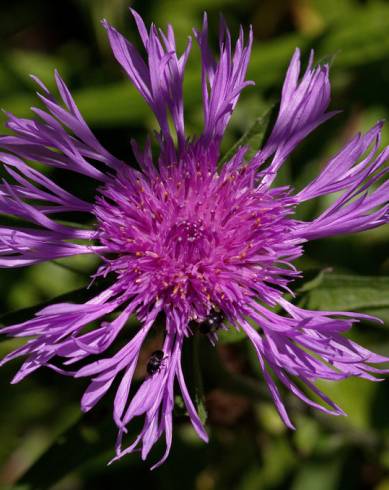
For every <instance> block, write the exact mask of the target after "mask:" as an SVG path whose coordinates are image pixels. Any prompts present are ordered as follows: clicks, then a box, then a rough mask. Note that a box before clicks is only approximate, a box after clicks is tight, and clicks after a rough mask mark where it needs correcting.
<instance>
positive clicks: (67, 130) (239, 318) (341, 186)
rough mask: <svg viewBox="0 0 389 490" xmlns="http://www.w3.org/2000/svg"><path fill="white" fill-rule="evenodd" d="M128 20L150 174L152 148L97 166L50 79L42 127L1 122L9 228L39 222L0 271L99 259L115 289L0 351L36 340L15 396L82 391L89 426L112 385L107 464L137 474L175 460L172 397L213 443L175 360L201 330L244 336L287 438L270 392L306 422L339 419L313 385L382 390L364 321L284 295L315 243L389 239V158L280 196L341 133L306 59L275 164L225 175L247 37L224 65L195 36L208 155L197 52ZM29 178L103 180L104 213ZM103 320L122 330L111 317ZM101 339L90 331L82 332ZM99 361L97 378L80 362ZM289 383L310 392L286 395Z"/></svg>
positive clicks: (41, 322) (3, 207) (119, 43)
mask: <svg viewBox="0 0 389 490" xmlns="http://www.w3.org/2000/svg"><path fill="white" fill-rule="evenodd" d="M132 14H133V16H134V18H135V22H136V24H137V27H138V30H139V34H140V37H141V39H142V42H143V45H144V48H145V51H146V56H147V57H146V61H145V59H144V58H143V57H142V56H141V55H140V54H139V52H138V51H137V50H136V49H135V47H134V46H133V45H132V44H130V43H129V42H128V41H127V40H126V39H125V38H124V37H123V36H122V35H121V34H120V33H119V32H117V31H116V30H115V29H114V28H113V27H112V26H110V25H109V24H108V22H106V21H104V22H103V25H104V27H105V29H106V30H107V32H108V37H109V41H110V43H111V47H112V50H113V53H114V56H115V57H116V59H117V60H118V62H119V63H120V64H121V66H122V67H123V69H124V70H125V72H126V73H127V75H128V77H129V78H130V80H131V81H132V83H133V84H134V85H135V87H136V88H137V90H138V91H139V92H140V94H141V95H142V96H143V97H144V99H145V100H146V102H147V103H148V104H149V106H150V108H151V109H152V111H153V112H154V114H155V116H156V118H157V120H158V123H159V126H160V132H159V134H158V142H159V148H160V153H159V158H158V162H154V161H153V158H152V154H151V145H150V142H148V143H147V144H146V147H145V148H144V149H143V150H141V149H140V148H139V147H138V146H137V145H136V143H135V142H134V143H133V150H134V154H135V156H136V159H137V163H138V165H139V167H140V170H135V169H134V168H132V167H131V166H129V165H128V164H127V163H125V162H123V161H120V160H118V159H117V158H115V157H114V156H113V155H111V154H110V153H109V152H108V151H107V150H105V149H104V148H103V147H102V146H101V144H100V143H99V142H98V141H97V139H96V138H95V136H94V135H93V134H92V132H91V130H90V129H89V128H88V126H87V124H86V123H85V121H84V119H83V118H82V116H81V114H80V112H79V110H78V109H77V106H76V104H75V103H74V100H73V99H72V96H71V95H70V93H69V90H68V89H67V87H66V85H65V83H64V81H63V80H62V79H61V78H60V76H59V74H58V73H56V74H55V79H56V83H57V87H58V91H59V95H60V97H61V101H60V102H58V101H57V100H56V99H55V97H54V96H53V95H52V94H51V93H50V92H49V90H48V89H47V88H46V87H45V85H44V84H43V83H42V82H40V81H39V80H37V79H36V82H37V83H38V84H39V86H40V88H41V91H42V93H41V94H38V95H39V98H40V100H41V101H42V102H43V104H44V106H45V107H46V109H45V110H42V109H37V108H33V109H32V110H33V112H34V113H35V116H36V118H35V119H21V118H18V117H15V116H14V115H12V114H8V122H7V127H8V128H9V129H11V130H12V131H13V135H12V136H3V137H1V139H0V145H1V147H2V148H3V152H2V153H1V154H0V156H1V161H2V162H3V165H4V169H5V170H6V171H7V172H8V174H9V175H10V176H11V177H12V183H7V182H6V181H3V183H2V184H1V186H0V212H2V213H4V214H7V215H12V216H14V217H16V218H19V219H22V220H24V221H27V222H30V223H31V227H28V226H26V227H16V226H15V227H11V226H7V227H2V228H0V237H1V242H0V266H2V267H21V266H26V265H30V264H36V263H38V262H41V261H47V260H53V259H57V258H60V257H68V256H72V255H76V254H97V255H98V256H99V257H100V258H101V266H100V267H99V269H98V270H97V272H96V274H95V275H94V278H95V279H96V280H97V281H98V280H99V279H100V278H102V277H107V279H109V280H110V284H111V286H109V287H107V289H106V290H104V291H103V292H101V293H100V294H98V295H97V296H95V297H93V298H92V299H91V300H90V301H87V302H86V303H85V304H70V303H61V304H55V305H52V306H49V307H47V308H44V309H43V310H41V311H39V312H38V313H37V315H36V316H35V317H34V318H33V319H32V320H29V321H27V322H23V323H20V324H17V325H12V326H7V327H5V328H2V329H1V330H0V332H1V333H3V334H7V335H11V336H15V337H28V338H29V340H27V341H26V343H25V345H23V346H22V347H20V348H19V349H17V350H16V351H14V352H12V353H10V354H9V355H8V356H6V357H5V358H4V359H3V361H2V362H1V364H4V363H6V362H8V361H9V360H11V359H14V358H17V357H19V356H26V357H27V359H26V360H25V361H24V363H23V364H22V366H21V368H20V369H19V371H18V372H17V374H16V376H15V377H14V379H13V382H15V383H16V382H18V381H20V380H21V379H23V378H24V377H26V376H27V375H28V374H30V373H32V372H33V371H35V370H36V369H38V368H40V367H42V366H45V367H50V368H52V369H54V370H56V371H58V372H59V373H63V374H67V375H71V376H74V377H77V378H78V377H87V378H90V380H91V381H90V384H89V386H88V388H87V389H86V391H85V394H84V396H83V398H82V402H81V405H82V409H83V410H84V411H88V410H90V409H91V408H92V407H93V406H94V405H95V404H96V403H97V402H98V401H99V400H100V399H101V398H102V397H103V396H104V395H105V394H106V393H107V391H108V390H109V388H110V386H111V385H112V383H113V382H114V381H115V379H118V383H119V386H118V389H117V392H116V396H115V401H114V411H113V417H114V420H115V423H116V425H117V426H118V428H119V435H118V441H117V446H116V458H114V459H117V458H120V457H121V456H123V455H124V454H127V453H129V452H131V451H133V450H134V449H136V448H137V447H138V446H141V448H142V458H143V459H144V458H146V457H147V455H148V453H149V451H150V449H151V448H152V446H153V445H154V444H155V442H156V441H157V440H158V439H159V438H160V437H162V436H163V435H164V436H165V439H166V452H165V454H164V455H163V457H162V459H161V460H160V461H159V462H158V463H157V465H155V466H158V465H159V464H161V463H162V462H163V461H164V460H165V459H166V457H167V456H168V453H169V450H170V447H171V443H172V432H173V429H172V425H173V407H174V389H173V387H174V383H175V382H176V381H177V383H178V385H179V387H180V390H181V395H182V398H183V401H184V403H185V406H186V409H187V412H188V414H189V417H190V419H191V422H192V424H193V426H194V428H195V430H196V431H197V433H198V435H199V436H200V437H201V438H202V439H203V440H205V441H207V438H208V437H207V434H206V432H205V430H204V427H203V425H202V423H201V421H200V418H199V416H198V414H197V412H196V409H195V407H194V405H193V402H192V400H191V398H190V395H189V392H188V389H187V387H186V384H185V379H184V374H183V370H182V365H181V352H182V346H183V342H184V341H185V338H186V337H188V336H191V335H193V334H194V333H196V330H202V331H203V332H205V333H206V334H207V335H208V337H209V339H210V340H211V341H212V342H216V341H217V331H218V329H219V328H226V329H227V328H236V329H242V330H243V331H244V332H245V333H246V334H247V336H248V337H249V339H250V341H251V342H252V344H253V346H254V348H255V350H256V352H257V355H258V360H259V363H260V366H261V368H262V371H263V375H264V378H265V380H266V383H267V385H268V387H269V390H270V392H271V395H272V397H273V398H274V402H275V405H276V407H277V409H278V411H279V413H280V416H281V417H282V419H283V421H284V422H285V424H286V425H287V426H288V427H290V428H293V424H292V422H291V421H290V419H289V417H288V414H287V411H286V409H285V406H284V404H283V402H282V400H281V397H280V393H279V390H278V387H277V385H276V383H275V381H274V379H273V377H274V375H275V376H276V377H277V378H278V379H279V381H280V382H281V383H282V384H284V385H285V386H286V387H287V388H288V389H289V390H290V391H291V392H292V393H294V394H295V395H296V396H297V397H298V398H300V399H301V400H303V401H304V402H306V403H307V404H308V405H310V406H312V407H315V408H317V409H318V410H321V411H323V412H326V413H329V414H333V415H341V414H343V412H342V410H341V409H340V408H339V407H338V406H337V405H336V404H335V403H334V402H332V401H331V400H329V399H328V398H327V397H326V395H325V394H324V393H322V392H321V391H320V390H319V389H318V388H317V387H316V386H315V384H314V382H315V380H318V379H325V380H339V379H343V378H348V377H351V376H358V377H362V378H366V379H370V380H372V381H376V380H377V379H378V378H376V377H375V375H376V374H380V373H385V372H387V370H381V369H379V368H377V367H374V365H375V364H377V363H382V362H387V361H388V360H389V359H388V358H386V357H382V356H379V355H377V354H374V353H372V352H369V351H368V350H366V349H364V348H363V347H361V346H359V345H358V344H356V343H355V342H353V341H352V340H350V339H348V338H346V337H344V336H343V334H344V332H346V331H348V330H349V329H350V327H351V326H352V325H353V323H355V322H357V321H359V319H361V318H370V317H368V316H366V315H362V314H355V313H348V312H331V311H308V310H304V309H301V308H299V307H297V306H295V305H293V304H292V303H290V302H289V301H288V300H287V299H286V298H285V297H284V293H285V292H290V289H289V285H290V282H291V281H292V280H293V279H294V278H295V277H296V276H299V275H300V273H299V271H297V270H296V268H295V267H294V266H293V261H294V259H296V258H298V257H300V256H301V255H302V253H303V244H304V243H305V242H306V241H307V240H312V239H317V238H323V237H328V236H333V235H337V234H339V233H352V232H359V231H363V230H367V229H370V228H374V227H377V226H380V225H382V224H384V223H387V222H388V216H389V214H388V196H389V182H388V181H386V182H382V178H383V177H384V175H385V173H386V171H387V169H385V168H384V163H385V161H386V160H387V158H388V155H389V148H385V149H384V150H383V151H382V152H378V146H379V143H380V132H381V127H382V123H378V124H377V125H376V126H374V127H373V128H372V129H371V130H370V131H368V132H367V133H366V134H358V135H357V136H355V137H354V138H353V139H352V140H351V141H350V142H349V143H348V144H347V145H346V146H345V147H344V148H343V149H342V150H341V151H340V152H339V153H337V154H336V155H335V156H333V157H332V158H331V159H330V160H329V162H328V163H327V165H326V166H325V168H324V169H323V170H322V172H321V173H320V174H319V176H318V177H317V178H316V179H315V180H313V181H312V182H311V183H310V184H309V185H308V186H307V187H305V188H304V189H303V190H301V191H300V192H298V193H297V194H296V193H294V191H293V189H292V188H290V187H272V182H273V180H274V178H275V177H276V175H277V172H278V170H279V169H280V167H281V166H282V165H283V163H284V162H285V160H286V159H287V158H288V156H289V155H290V153H291V152H292V150H293V149H294V148H295V147H296V146H297V145H298V144H299V143H300V142H301V141H302V140H303V139H304V138H305V137H306V136H308V134H309V133H310V132H311V131H313V130H314V129H315V128H316V127H317V126H318V125H319V124H321V123H323V122H324V121H326V120H327V119H329V118H330V117H332V116H333V115H334V113H333V112H326V111H327V107H328V105H329V101H330V85H329V80H328V66H326V65H325V66H317V67H313V64H312V62H313V60H312V56H311V58H310V61H309V65H308V67H307V69H306V71H305V73H304V74H303V75H302V76H300V53H299V50H296V51H295V53H294V55H293V57H292V60H291V62H290V65H289V69H288V71H287V74H286V78H285V82H284V86H283V90H282V97H281V104H280V109H279V114H278V117H277V120H276V122H275V125H274V128H273V130H272V132H271V134H270V137H269V138H268V140H267V142H266V144H265V146H264V147H263V148H262V149H261V150H260V151H258V153H257V154H256V155H255V156H254V157H253V158H252V159H251V160H250V161H248V162H247V161H246V159H245V155H246V153H247V148H244V147H243V148H240V149H239V150H238V151H237V152H236V154H235V155H234V156H233V157H232V158H231V159H230V161H228V162H227V163H226V164H225V165H224V166H223V168H222V169H221V170H220V171H218V170H217V162H218V159H219V156H220V142H221V139H222V137H223V133H224V130H225V128H226V126H227V124H228V121H229V119H230V117H231V113H232V111H233V109H234V107H235V105H236V103H237V101H238V98H239V94H240V92H241V91H242V89H243V88H244V87H246V86H247V85H249V84H250V83H252V82H248V81H246V80H245V75H246V69H247V65H248V62H249V57H250V49H251V45H252V33H251V31H250V34H249V39H248V41H247V42H246V43H245V41H244V35H243V31H242V30H241V32H240V34H239V38H238V40H237V42H236V45H235V48H234V49H233V48H232V43H231V38H230V34H229V32H228V30H227V29H226V28H225V26H223V29H222V31H223V32H222V35H221V39H220V57H219V61H216V60H215V59H214V58H213V56H212V54H211V52H210V49H209V46H208V41H207V18H206V17H204V23H203V27H202V30H201V31H194V35H195V38H196V40H197V42H198V44H199V46H200V50H201V56H202V95H203V110H204V129H203V132H202V134H201V135H200V136H199V137H198V138H194V139H188V137H187V135H186V134H185V128H184V108H183V94H182V82H183V76H184V68H185V64H186V61H187V58H188V55H189V51H190V48H191V41H189V43H188V46H187V48H186V50H185V52H184V53H183V54H182V55H181V56H180V57H179V56H178V55H177V52H176V46H175V39H174V33H173V29H172V27H171V26H169V27H168V30H167V33H164V32H163V31H161V30H159V29H157V28H156V27H155V26H154V25H152V26H151V28H150V30H149V31H147V29H146V27H145V25H144V23H143V21H142V19H141V18H140V16H139V15H138V14H137V13H136V12H134V11H132ZM169 119H171V121H172V122H173V127H174V134H173V133H172V131H171V126H170V125H169V122H168V121H169ZM28 161H38V162H40V163H42V164H45V165H48V166H52V167H58V168H61V169H66V170H72V171H74V172H77V173H80V174H83V175H85V176H88V177H90V178H91V179H95V180H96V181H97V182H98V184H99V187H98V190H97V193H96V197H95V200H94V202H92V203H89V202H85V201H83V200H82V199H79V198H78V197H75V196H74V195H72V194H70V193H69V192H67V191H65V190H64V189H62V188H61V187H59V186H58V185H56V184H55V183H54V182H52V181H51V180H50V179H49V178H48V177H45V176H44V175H43V174H42V173H40V172H39V171H38V170H36V169H35V167H32V166H30V165H29V164H28V163H27V162H28ZM333 193H337V194H336V198H335V200H334V201H333V204H331V205H330V207H329V208H328V209H326V210H325V211H324V212H323V213H321V214H320V215H319V216H318V217H317V218H316V219H315V220H313V221H311V222H303V221H298V220H296V219H295V218H294V211H295V208H296V206H298V205H299V204H300V203H302V202H304V201H306V200H309V199H313V198H316V197H318V196H322V195H326V194H333ZM67 212H71V213H77V212H79V213H83V214H85V213H89V214H90V215H91V217H92V218H94V219H95V222H96V226H95V227H91V228H90V229H85V228H83V227H80V228H77V227H76V226H70V225H68V224H64V222H61V221H59V220H57V221H56V219H55V217H56V216H57V213H60V216H62V215H63V213H67ZM274 307H278V309H277V310H275V309H274ZM281 310H282V312H281ZM276 311H278V312H276ZM111 313H116V314H115V315H114V316H111V317H108V315H109V314H111ZM159 314H162V315H163V318H164V321H165V328H164V332H165V336H164V340H163V345H161V346H160V350H162V353H159V355H157V356H156V357H155V358H154V361H155V364H154V365H153V369H151V368H150V369H149V374H148V375H147V376H146V377H145V379H144V381H143V383H142V384H141V385H140V387H139V389H138V390H137V391H136V393H135V394H131V396H130V391H131V382H132V379H133V375H134V371H135V369H136V366H137V363H138V359H139V354H140V350H141V348H142V344H143V343H144V341H145V339H146V337H147V336H148V334H149V331H150V330H151V329H152V328H153V325H154V324H155V321H156V317H157V315H159ZM132 315H136V317H137V318H138V320H139V322H140V323H141V327H140V328H139V329H138V331H136V332H131V328H132V327H128V326H126V325H127V321H128V319H129V318H130V316H132ZM112 318H114V319H112ZM91 322H97V325H98V326H97V327H95V328H93V329H86V327H87V326H88V325H90V324H91ZM231 325H232V327H231ZM127 330H130V332H129V334H130V335H132V338H131V340H130V341H129V342H128V343H127V344H125V345H124V347H121V348H120V349H119V348H118V349H117V350H116V353H115V354H113V355H112V356H110V355H108V354H104V352H105V351H106V350H107V349H108V348H110V347H111V346H114V345H115V342H116V340H117V339H119V337H120V336H121V335H122V336H123V335H124V334H125V333H127ZM120 345H123V344H122V343H121V344H120ZM90 356H94V358H96V356H97V358H98V360H94V361H93V362H92V361H88V359H89V357H90ZM295 376H297V377H298V378H299V380H300V382H303V383H304V384H305V385H306V390H304V391H303V390H302V389H301V388H299V386H297V384H295V383H294V382H293V378H294V377H295ZM308 392H311V393H312V394H313V397H312V398H310V397H309V396H308V395H307V393H308ZM135 417H144V426H143V429H142V430H141V433H140V434H139V436H138V437H137V438H136V440H135V441H134V442H133V444H132V445H131V446H129V447H127V448H123V447H122V437H123V435H124V433H125V432H126V427H127V426H128V424H129V423H130V422H131V420H132V419H133V418H135ZM155 466H154V467H155Z"/></svg>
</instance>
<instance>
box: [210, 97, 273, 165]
mask: <svg viewBox="0 0 389 490" xmlns="http://www.w3.org/2000/svg"><path fill="white" fill-rule="evenodd" d="M276 109H277V104H273V105H272V106H270V107H269V108H268V109H267V111H266V112H265V113H264V114H262V116H260V117H258V118H257V119H256V120H255V121H254V124H253V125H252V126H251V127H250V128H249V129H248V130H247V131H246V132H245V133H244V135H243V136H242V137H241V138H240V139H239V140H238V141H237V142H236V143H235V144H234V145H233V146H232V147H231V148H230V149H229V150H227V152H226V153H225V155H224V156H223V158H222V159H221V160H220V162H219V168H220V167H222V166H223V164H224V163H226V162H227V161H228V160H230V159H231V158H232V157H233V156H234V155H235V153H236V151H237V150H238V149H239V148H241V147H242V146H248V147H249V149H250V150H249V152H248V155H247V157H248V158H250V157H251V156H253V154H254V153H256V152H257V151H258V150H259V149H260V147H261V145H262V143H263V140H264V138H265V134H266V132H267V129H268V127H269V123H270V121H271V119H272V116H273V115H274V112H275V110H276Z"/></svg>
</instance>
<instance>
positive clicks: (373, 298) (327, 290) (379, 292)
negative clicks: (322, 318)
mask: <svg viewBox="0 0 389 490" xmlns="http://www.w3.org/2000/svg"><path fill="white" fill-rule="evenodd" d="M304 306H305V307H307V308H309V309H321V310H350V309H351V310H360V309H363V310H366V309H369V308H386V307H389V277H380V276H378V277H375V276H354V275H346V274H325V275H324V277H322V279H321V282H320V283H319V284H318V285H317V287H315V288H313V289H311V290H310V291H308V293H307V294H306V295H305V298H304Z"/></svg>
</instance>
